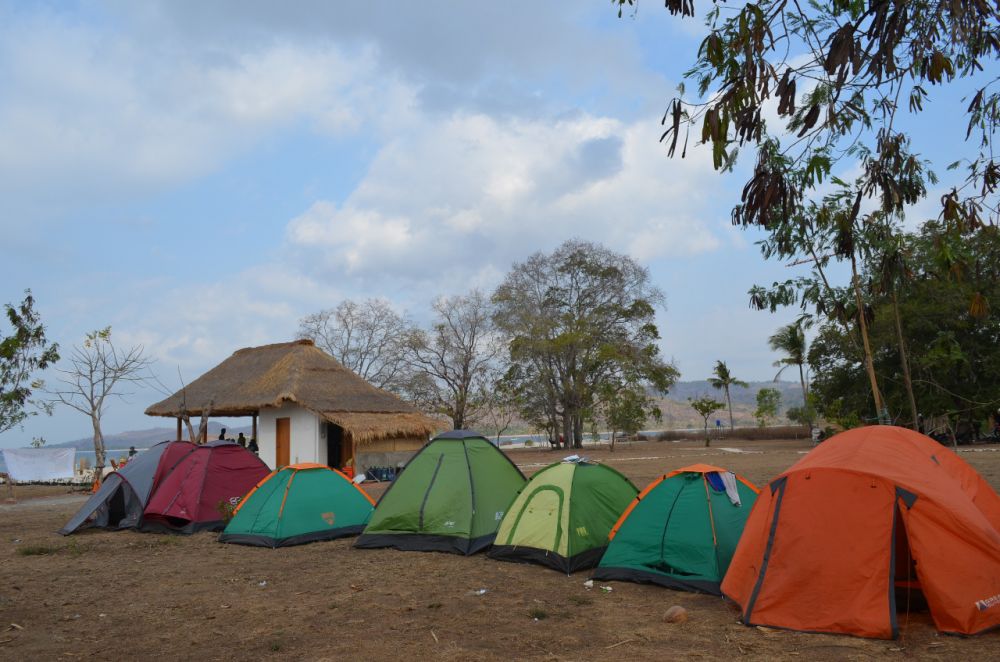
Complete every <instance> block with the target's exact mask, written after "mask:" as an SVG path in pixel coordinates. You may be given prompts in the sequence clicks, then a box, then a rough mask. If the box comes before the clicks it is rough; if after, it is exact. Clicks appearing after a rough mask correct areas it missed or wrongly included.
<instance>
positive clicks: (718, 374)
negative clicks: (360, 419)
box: [708, 361, 748, 430]
mask: <svg viewBox="0 0 1000 662" xmlns="http://www.w3.org/2000/svg"><path fill="white" fill-rule="evenodd" d="M712 374H713V375H715V376H714V377H709V378H708V383H709V384H711V385H712V388H714V389H721V390H722V391H723V392H725V394H726V404H727V405H728V406H729V429H730V430H731V429H733V427H734V425H733V401H732V398H730V397H729V388H730V387H731V386H742V387H743V388H746V387H747V386H748V384H747V383H746V382H745V381H742V380H740V379H736V377H734V376H733V375H732V374H731V373H730V372H729V366H727V365H726V364H725V362H724V361H716V362H715V369H714V370H713V373H712Z"/></svg>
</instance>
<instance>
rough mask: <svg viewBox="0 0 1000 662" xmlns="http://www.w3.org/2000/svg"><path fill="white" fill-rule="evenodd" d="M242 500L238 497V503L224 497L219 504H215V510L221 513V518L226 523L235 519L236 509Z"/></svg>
mask: <svg viewBox="0 0 1000 662" xmlns="http://www.w3.org/2000/svg"><path fill="white" fill-rule="evenodd" d="M239 505H240V500H239V499H236V503H233V502H232V501H231V500H229V499H222V500H220V501H219V502H218V503H217V504H215V510H216V511H217V512H218V513H219V515H220V517H221V519H222V521H223V522H225V523H226V524H229V521H230V520H231V519H233V516H234V515H235V514H236V509H237V508H239Z"/></svg>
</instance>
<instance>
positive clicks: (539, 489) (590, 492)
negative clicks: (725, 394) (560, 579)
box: [490, 462, 638, 573]
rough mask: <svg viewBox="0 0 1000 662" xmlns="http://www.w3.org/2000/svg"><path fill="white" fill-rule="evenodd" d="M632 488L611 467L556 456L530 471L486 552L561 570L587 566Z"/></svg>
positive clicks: (605, 539) (597, 555) (633, 491)
mask: <svg viewBox="0 0 1000 662" xmlns="http://www.w3.org/2000/svg"><path fill="white" fill-rule="evenodd" d="M637 492H638V490H637V489H636V488H635V485H633V484H632V483H631V482H630V481H629V479H628V478H626V477H625V476H623V475H622V474H620V473H618V472H617V471H615V470H614V469H612V468H611V467H608V466H606V465H603V464H592V463H589V462H558V463H556V464H552V465H549V466H548V467H545V468H544V469H542V470H541V471H539V472H538V473H536V474H535V475H534V476H532V478H531V480H530V481H529V482H528V484H527V485H525V486H524V489H522V490H521V493H520V494H519V495H518V497H517V499H515V500H514V503H512V504H511V506H510V508H509V509H508V512H507V515H506V516H504V519H503V522H501V523H500V528H499V530H498V531H497V537H496V541H495V543H494V547H493V549H492V550H490V556H491V557H493V558H497V559H503V560H507V561H527V562H536V563H541V564H543V565H547V566H550V567H552V568H555V569H557V570H562V571H564V572H566V573H570V572H574V571H576V570H580V569H583V568H590V567H593V566H594V565H595V564H596V563H597V561H598V559H600V558H601V554H602V553H603V552H604V548H605V546H606V545H607V542H608V533H609V532H610V531H611V527H612V526H614V523H615V521H616V520H617V519H618V517H619V515H621V513H622V511H623V510H625V508H626V507H627V506H628V505H629V503H630V502H631V501H632V499H634V498H635V495H636V493H637Z"/></svg>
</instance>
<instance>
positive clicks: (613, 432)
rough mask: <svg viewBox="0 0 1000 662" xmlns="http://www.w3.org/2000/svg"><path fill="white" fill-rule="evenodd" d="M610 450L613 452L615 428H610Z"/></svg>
mask: <svg viewBox="0 0 1000 662" xmlns="http://www.w3.org/2000/svg"><path fill="white" fill-rule="evenodd" d="M611 452H612V453H614V452H615V429H614V428H612V429H611Z"/></svg>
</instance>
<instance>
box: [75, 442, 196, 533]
mask: <svg viewBox="0 0 1000 662" xmlns="http://www.w3.org/2000/svg"><path fill="white" fill-rule="evenodd" d="M195 448H197V446H195V445H194V444H192V443H189V442H186V441H164V442H162V443H159V444H156V445H155V446H153V447H152V448H150V449H148V450H145V451H142V452H141V453H139V454H138V455H136V456H135V457H133V458H132V459H131V460H129V462H128V464H126V465H125V466H124V467H122V468H121V469H120V470H119V471H115V472H113V473H111V474H108V477H107V478H105V479H104V482H103V483H102V484H101V487H100V489H98V490H97V492H95V493H94V494H93V496H91V497H90V499H88V500H87V502H86V503H85V504H83V507H82V508H80V510H78V511H77V513H76V514H75V515H73V517H72V518H71V519H70V520H69V522H67V523H66V525H65V526H64V527H63V528H61V529H59V533H61V534H62V535H64V536H66V535H69V534H71V533H73V532H74V531H76V530H78V529H80V528H82V527H88V526H93V527H97V528H102V529H130V528H134V527H135V526H137V525H138V524H139V521H140V519H141V518H142V513H143V510H145V508H146V503H147V502H148V501H149V495H150V492H151V491H152V489H153V484H154V483H155V482H156V479H157V477H158V475H162V474H163V473H164V472H163V471H157V470H158V469H159V468H160V466H161V465H165V466H166V469H167V470H169V469H170V468H171V467H173V466H174V465H176V464H177V462H179V461H180V460H181V459H182V458H184V457H185V456H187V454H188V453H191V452H192V451H194V450H195Z"/></svg>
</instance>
